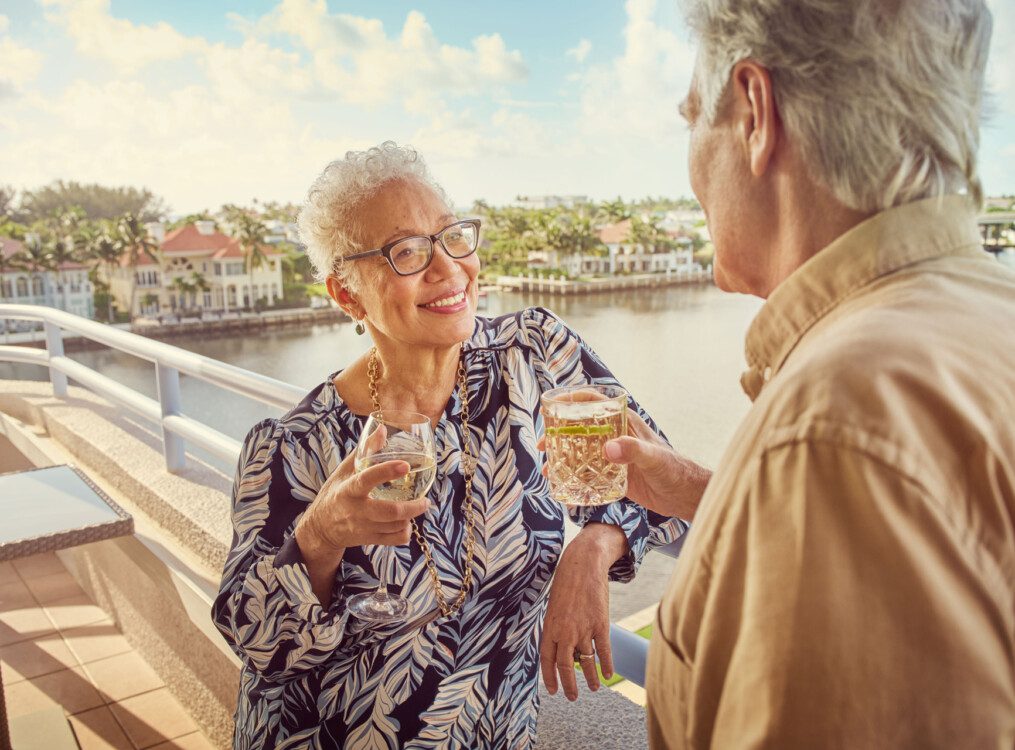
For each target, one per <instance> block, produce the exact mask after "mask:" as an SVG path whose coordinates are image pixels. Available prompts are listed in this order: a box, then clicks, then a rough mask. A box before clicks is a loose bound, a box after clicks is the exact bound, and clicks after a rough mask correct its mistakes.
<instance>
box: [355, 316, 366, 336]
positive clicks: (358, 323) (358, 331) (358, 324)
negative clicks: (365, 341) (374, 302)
mask: <svg viewBox="0 0 1015 750" xmlns="http://www.w3.org/2000/svg"><path fill="white" fill-rule="evenodd" d="M366 332H367V327H366V326H365V325H363V321H362V320H357V321H356V335H357V336H362V335H363V334H364V333H366Z"/></svg>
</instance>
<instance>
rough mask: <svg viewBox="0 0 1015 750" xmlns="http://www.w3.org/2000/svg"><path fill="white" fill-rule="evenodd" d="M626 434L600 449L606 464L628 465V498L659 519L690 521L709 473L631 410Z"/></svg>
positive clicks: (706, 483) (710, 475) (710, 474)
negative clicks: (666, 517)
mask: <svg viewBox="0 0 1015 750" xmlns="http://www.w3.org/2000/svg"><path fill="white" fill-rule="evenodd" d="M627 432H628V434H627V436H626V437H619V438H615V439H614V440H610V441H608V442H607V443H606V445H605V446H604V448H603V453H604V454H605V456H606V459H607V460H608V461H610V462H611V463H615V464H627V496H628V497H629V498H631V499H632V500H634V501H635V502H637V503H639V504H640V505H644V506H645V507H646V508H648V509H649V510H652V511H655V512H656V513H659V514H661V515H664V516H676V517H677V518H681V519H683V520H685V521H690V520H691V519H693V518H694V514H695V512H696V511H697V510H698V503H700V502H701V496H702V495H704V494H705V487H706V486H707V485H708V480H709V479H711V477H712V472H711V471H709V470H708V469H706V468H704V467H703V466H699V465H698V464H696V463H694V462H693V461H691V460H690V459H687V458H684V457H683V456H681V455H680V454H679V453H677V452H676V451H675V450H673V448H671V447H670V446H669V445H668V444H667V443H666V441H665V440H663V439H662V438H661V437H659V435H657V434H656V433H655V431H654V430H653V429H652V428H651V427H649V426H648V425H647V424H645V420H643V419H642V418H641V417H640V416H638V413H637V412H636V411H634V410H633V409H628V410H627Z"/></svg>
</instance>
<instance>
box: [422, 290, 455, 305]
mask: <svg viewBox="0 0 1015 750" xmlns="http://www.w3.org/2000/svg"><path fill="white" fill-rule="evenodd" d="M463 299H465V292H459V293H458V294H456V295H455V296H454V297H445V298H444V299H439V300H437V301H436V302H428V303H427V304H425V305H423V307H450V306H451V305H457V304H458V303H459V302H461V301H462V300H463Z"/></svg>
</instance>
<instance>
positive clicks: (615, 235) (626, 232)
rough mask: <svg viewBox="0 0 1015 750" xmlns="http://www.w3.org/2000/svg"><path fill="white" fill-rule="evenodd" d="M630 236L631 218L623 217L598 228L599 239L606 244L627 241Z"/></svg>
mask: <svg viewBox="0 0 1015 750" xmlns="http://www.w3.org/2000/svg"><path fill="white" fill-rule="evenodd" d="M630 236H631V220H630V219H624V220H623V221H619V222H617V223H616V224H607V225H606V226H605V227H603V228H602V229H600V230H599V239H600V240H602V241H603V243H604V244H606V245H617V244H620V243H621V242H627V241H628V240H629V238H630Z"/></svg>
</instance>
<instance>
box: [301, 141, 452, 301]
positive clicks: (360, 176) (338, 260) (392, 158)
mask: <svg viewBox="0 0 1015 750" xmlns="http://www.w3.org/2000/svg"><path fill="white" fill-rule="evenodd" d="M399 180H416V181H418V182H421V183H423V184H424V185H427V186H429V187H431V188H433V190H434V191H435V192H436V193H437V195H438V196H440V198H441V199H442V200H443V201H445V202H447V200H448V198H447V194H446V193H445V192H444V189H443V188H442V187H441V186H440V185H438V184H437V182H436V181H434V179H433V178H432V177H431V176H430V170H429V169H427V166H426V162H425V161H424V160H423V157H422V156H420V154H419V153H418V152H417V151H416V150H415V149H413V148H412V147H410V146H399V145H397V144H396V143H393V142H392V141H385V142H384V143H382V144H381V145H380V146H373V147H372V148H368V149H367V150H366V151H349V152H347V153H346V155H345V158H344V159H336V160H335V161H333V162H331V163H330V164H329V165H328V166H327V167H325V168H324V171H323V172H322V173H321V175H320V176H319V177H318V178H317V179H316V180H314V184H313V185H311V186H310V190H309V191H308V192H307V198H306V200H305V201H304V203H303V207H302V208H301V209H300V213H299V217H298V218H297V223H298V225H299V232H300V241H301V242H302V243H303V244H304V245H305V246H306V248H307V257H308V258H309V259H310V262H311V264H312V265H313V267H314V275H315V276H316V277H317V279H318V281H324V280H325V279H326V278H327V277H328V276H329V275H331V274H335V275H336V276H338V277H339V279H341V280H342V282H343V283H344V284H345V285H346V286H347V287H348V288H350V289H352V290H355V289H356V288H357V286H358V283H357V282H358V277H357V276H356V275H355V274H351V273H350V269H349V267H348V264H346V263H343V262H342V258H343V257H344V256H346V255H351V254H353V253H355V252H359V251H361V250H364V249H371V250H372V249H373V248H362V247H360V245H359V237H361V236H362V232H363V229H364V228H363V227H362V226H361V225H360V224H359V222H358V221H357V218H356V209H357V208H358V207H359V206H360V205H361V204H362V203H363V201H364V200H366V199H367V198H370V197H371V196H372V195H374V194H375V193H376V192H377V191H378V190H380V189H381V187H383V186H384V185H385V184H387V183H389V182H393V181H399Z"/></svg>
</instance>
